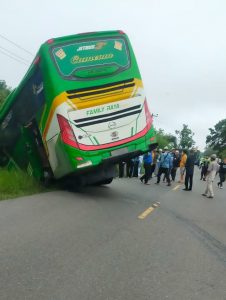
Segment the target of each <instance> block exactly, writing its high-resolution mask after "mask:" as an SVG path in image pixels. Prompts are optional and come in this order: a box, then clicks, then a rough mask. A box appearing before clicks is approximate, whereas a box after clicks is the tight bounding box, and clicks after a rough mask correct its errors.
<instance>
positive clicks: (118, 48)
mask: <svg viewBox="0 0 226 300" xmlns="http://www.w3.org/2000/svg"><path fill="white" fill-rule="evenodd" d="M114 48H115V49H116V50H119V51H122V43H120V42H117V41H115V46H114Z"/></svg>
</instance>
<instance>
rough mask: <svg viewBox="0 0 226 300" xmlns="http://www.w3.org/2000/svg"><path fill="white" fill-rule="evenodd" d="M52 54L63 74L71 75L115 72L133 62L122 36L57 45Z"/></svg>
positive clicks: (110, 73)
mask: <svg viewBox="0 0 226 300" xmlns="http://www.w3.org/2000/svg"><path fill="white" fill-rule="evenodd" d="M52 55H53V58H54V61H55V63H56V65H57V68H58V70H59V72H60V74H61V75H62V76H64V77H69V78H71V79H73V78H76V77H78V78H90V77H97V76H107V75H112V74H113V73H116V72H120V71H122V70H125V69H126V68H128V67H129V65H130V58H129V53H128V48H127V45H126V42H125V40H124V39H122V38H114V39H112V38H108V39H100V40H96V39H95V40H89V41H85V42H84V41H82V42H81V41H80V42H72V43H70V44H64V45H60V46H57V47H54V48H53V49H52Z"/></svg>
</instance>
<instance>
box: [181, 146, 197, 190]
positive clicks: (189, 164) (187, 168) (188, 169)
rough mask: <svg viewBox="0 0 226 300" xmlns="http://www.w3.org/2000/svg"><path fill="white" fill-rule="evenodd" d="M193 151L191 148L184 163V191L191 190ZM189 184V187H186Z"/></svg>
mask: <svg viewBox="0 0 226 300" xmlns="http://www.w3.org/2000/svg"><path fill="white" fill-rule="evenodd" d="M195 160H196V156H195V152H194V150H193V149H192V150H191V151H190V154H189V155H188V158H187V161H186V164H185V171H186V175H185V188H184V189H183V190H184V191H191V190H192V184H193V174H194V166H195ZM188 184H189V187H188Z"/></svg>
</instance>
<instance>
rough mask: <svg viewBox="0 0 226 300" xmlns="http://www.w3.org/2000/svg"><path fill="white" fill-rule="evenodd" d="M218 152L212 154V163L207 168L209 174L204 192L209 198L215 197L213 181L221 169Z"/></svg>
mask: <svg viewBox="0 0 226 300" xmlns="http://www.w3.org/2000/svg"><path fill="white" fill-rule="evenodd" d="M216 158H217V156H216V154H212V155H211V157H210V164H209V167H208V170H207V176H206V181H207V182H206V190H205V192H204V193H203V194H202V195H203V196H205V197H208V198H213V197H214V193H213V181H214V178H215V176H216V173H217V172H218V171H219V168H220V166H219V165H218V163H217V162H216Z"/></svg>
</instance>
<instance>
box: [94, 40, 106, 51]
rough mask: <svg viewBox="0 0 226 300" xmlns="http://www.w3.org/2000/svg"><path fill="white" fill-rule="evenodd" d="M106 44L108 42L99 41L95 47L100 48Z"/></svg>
mask: <svg viewBox="0 0 226 300" xmlns="http://www.w3.org/2000/svg"><path fill="white" fill-rule="evenodd" d="M106 45H107V43H105V42H99V43H97V44H96V46H95V49H96V50H100V49H102V48H103V47H104V46H106Z"/></svg>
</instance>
